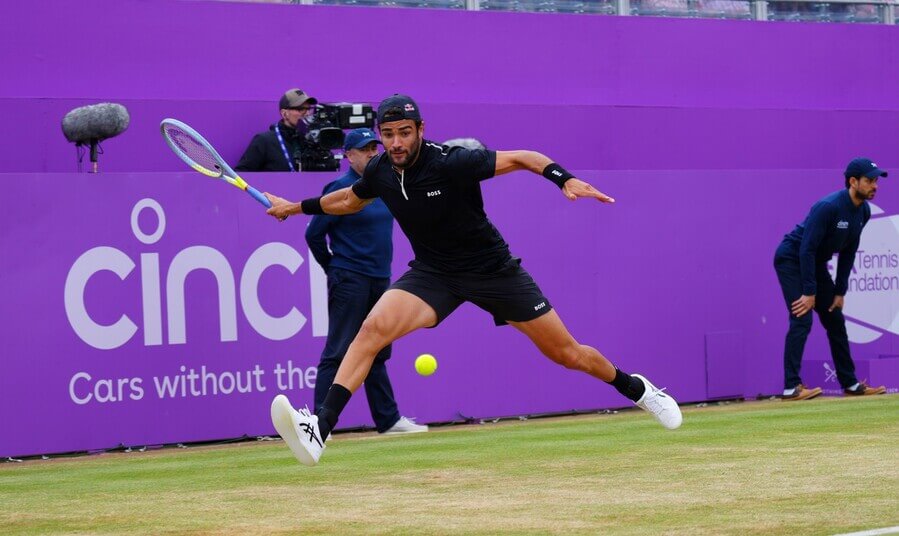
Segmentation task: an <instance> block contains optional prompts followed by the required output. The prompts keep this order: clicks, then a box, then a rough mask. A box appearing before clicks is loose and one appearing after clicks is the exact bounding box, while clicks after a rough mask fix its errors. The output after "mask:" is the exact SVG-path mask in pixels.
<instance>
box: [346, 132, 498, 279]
mask: <svg viewBox="0 0 899 536" xmlns="http://www.w3.org/2000/svg"><path fill="white" fill-rule="evenodd" d="M495 171H496V151H488V150H468V149H464V148H462V147H450V148H448V147H444V146H441V145H438V144H436V143H433V142H429V141H427V140H424V141H423V142H422V146H421V152H420V154H419V156H418V160H417V161H416V162H415V164H414V165H413V166H412V167H410V168H408V169H406V170H404V171H403V173H400V172H399V171H397V170H395V169H394V168H393V165H392V164H391V163H390V157H389V156H388V155H387V154H386V153H381V154H380V155H378V156H376V157H375V158H372V159H371V161H370V162H369V163H368V166H367V167H366V168H365V173H363V175H362V178H361V179H359V180H358V181H356V183H355V184H353V192H354V193H355V194H356V195H357V196H358V197H359V198H361V199H372V198H375V197H380V198H381V200H383V201H384V203H385V204H386V205H387V208H388V209H390V212H391V213H392V214H393V217H394V218H396V221H397V223H399V225H400V228H402V230H403V232H404V233H405V234H406V236H407V237H408V238H409V242H410V243H411V244H412V250H413V251H414V252H415V259H414V260H413V261H412V262H410V263H409V266H411V267H413V268H418V269H421V270H427V271H437V272H445V273H453V274H458V273H473V274H491V273H495V272H497V271H500V270H503V269H505V268H507V267H509V266H511V264H512V263H513V259H512V255H511V254H510V253H509V246H508V244H506V241H505V240H503V237H502V235H500V234H499V231H497V230H496V227H494V226H493V224H492V223H490V220H489V219H487V214H485V213H484V200H483V198H482V197H481V181H482V180H484V179H489V178H490V177H493V174H494V172H495Z"/></svg>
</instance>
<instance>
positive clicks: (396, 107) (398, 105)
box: [378, 95, 421, 125]
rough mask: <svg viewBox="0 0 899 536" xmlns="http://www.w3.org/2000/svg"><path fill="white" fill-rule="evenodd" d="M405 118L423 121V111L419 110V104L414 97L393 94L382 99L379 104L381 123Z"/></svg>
mask: <svg viewBox="0 0 899 536" xmlns="http://www.w3.org/2000/svg"><path fill="white" fill-rule="evenodd" d="M403 119H411V120H413V121H421V112H420V111H419V110H418V104H415V101H414V100H412V97H409V96H406V95H393V96H391V97H387V98H386V99H384V100H382V101H381V104H379V105H378V124H379V125H382V124H384V123H390V122H392V121H402V120H403Z"/></svg>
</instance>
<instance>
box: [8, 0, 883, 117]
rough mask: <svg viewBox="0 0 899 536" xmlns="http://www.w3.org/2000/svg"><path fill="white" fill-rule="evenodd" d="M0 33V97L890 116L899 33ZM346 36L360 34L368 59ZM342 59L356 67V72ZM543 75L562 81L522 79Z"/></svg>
mask: <svg viewBox="0 0 899 536" xmlns="http://www.w3.org/2000/svg"><path fill="white" fill-rule="evenodd" d="M388 23H389V24H390V26H391V27H396V26H398V25H403V26H404V29H405V31H406V32H407V36H408V40H409V42H410V43H414V44H415V45H414V46H408V47H403V48H402V49H401V50H397V49H395V48H393V47H392V43H386V42H383V41H381V40H380V39H381V37H379V36H378V35H377V33H376V31H375V29H377V28H380V27H383V26H384V25H385V24H388ZM291 28H294V29H291ZM3 30H4V35H5V36H6V41H7V43H8V44H9V46H8V47H4V51H3V52H2V54H3V56H2V58H3V63H4V64H5V65H8V68H9V71H10V77H9V78H8V79H7V81H6V83H5V84H4V85H3V86H0V97H9V96H14V97H31V98H34V97H74V98H94V97H98V96H101V95H103V94H109V95H112V96H114V97H116V98H120V99H196V100H213V101H216V100H238V101H240V100H252V101H264V102H271V101H272V93H273V90H272V88H281V87H291V86H292V85H294V84H306V85H308V86H310V87H309V89H311V86H315V88H316V92H317V93H319V94H322V95H328V98H329V99H354V98H360V92H362V93H363V95H362V97H367V98H370V99H379V98H382V97H383V96H384V95H386V94H390V93H391V92H393V91H395V90H396V89H397V85H398V84H399V85H403V86H405V85H410V84H414V85H415V87H416V88H420V90H423V91H425V92H426V94H427V95H428V98H429V99H431V101H433V102H448V103H460V104H476V103H505V102H510V101H512V102H517V103H530V104H541V105H543V104H553V103H566V104H614V105H628V106H630V105H639V106H678V107H719V106H725V107H749V108H759V107H761V108H776V109H785V108H786V109H790V108H799V109H859V108H860V107H859V104H860V103H867V104H866V105H865V106H862V107H861V109H888V110H895V109H896V108H897V107H899V95H897V94H896V92H894V91H892V85H893V84H894V83H895V82H896V81H897V78H896V76H897V69H899V50H897V47H896V46H891V44H892V45H895V43H896V42H897V39H899V36H897V33H896V31H895V29H894V28H890V27H887V26H872V25H857V26H856V25H837V24H821V25H817V24H808V25H796V24H789V23H787V24H778V23H771V24H757V23H754V22H749V21H709V20H677V21H673V20H670V19H663V18H641V17H603V16H595V17H594V16H583V15H549V16H547V15H543V14H522V13H502V12H481V13H472V12H455V11H446V10H411V9H384V8H358V7H354V8H346V7H327V6H294V5H259V4H251V3H219V2H184V1H173V0H169V1H165V0H163V1H154V2H145V1H139V0H125V1H111V0H91V1H86V2H79V3H77V4H72V3H67V4H59V3H57V2H51V1H49V0H39V1H36V2H29V3H27V4H25V3H19V4H14V5H10V6H7V8H6V11H5V17H4V22H3ZM223 32H227V33H223ZM73 34H74V35H73ZM225 35H227V38H226V37H225ZM351 36H370V37H366V38H365V39H366V40H365V48H364V53H365V54H361V53H360V49H359V40H358V39H356V38H354V37H351ZM463 36H464V39H463V38H462V37H463ZM273 50H277V51H278V53H273ZM291 51H295V56H293V57H291ZM349 57H359V58H360V59H363V60H365V61H361V62H358V63H356V64H354V66H356V67H358V68H359V69H361V70H362V72H359V71H358V70H356V69H351V68H350V66H349V65H348V64H345V63H343V62H344V61H346V59H347V58H349ZM400 67H401V68H404V69H406V72H405V73H404V76H403V80H401V81H398V80H397V79H396V77H395V76H391V74H392V73H394V72H395V70H394V69H395V68H400ZM541 68H542V69H546V70H547V71H548V73H547V74H556V75H558V76H563V77H564V79H563V80H558V79H557V80H552V81H550V80H546V79H544V80H542V82H543V83H535V82H537V81H535V79H534V72H535V70H538V71H539V69H541ZM849 73H851V74H852V75H851V76H847V74H849ZM857 73H865V74H866V75H868V76H870V77H871V78H867V79H865V82H866V83H859V78H858V76H857ZM550 88H551V91H550ZM275 94H277V90H276V91H275Z"/></svg>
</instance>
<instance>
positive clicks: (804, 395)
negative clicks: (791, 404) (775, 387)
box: [783, 383, 821, 402]
mask: <svg viewBox="0 0 899 536" xmlns="http://www.w3.org/2000/svg"><path fill="white" fill-rule="evenodd" d="M820 394H821V388H820V387H813V388H811V389H807V388H806V387H805V386H804V385H802V384H801V383H800V384H799V385H797V386H796V387H795V388H794V389H793V394H791V395H784V396H783V400H784V401H785V402H787V401H793V400H808V399H810V398H815V397H816V396H818V395H820Z"/></svg>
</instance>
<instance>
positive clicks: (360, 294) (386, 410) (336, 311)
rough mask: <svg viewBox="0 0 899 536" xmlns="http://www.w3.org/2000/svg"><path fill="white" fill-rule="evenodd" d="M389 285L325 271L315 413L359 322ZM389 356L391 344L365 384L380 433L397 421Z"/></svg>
mask: <svg viewBox="0 0 899 536" xmlns="http://www.w3.org/2000/svg"><path fill="white" fill-rule="evenodd" d="M389 286H390V280H389V279H387V278H377V277H369V276H366V275H362V274H359V273H356V272H351V271H349V270H342V269H340V268H331V269H329V270H328V340H327V342H326V343H325V349H324V350H322V355H321V360H320V362H319V364H318V376H317V379H316V381H315V411H316V412H318V410H319V408H321V406H322V403H323V402H324V401H325V395H327V394H328V389H330V388H331V384H333V383H334V377H335V376H336V375H337V369H338V368H340V363H341V361H343V356H344V355H345V354H346V351H347V348H349V346H350V343H351V342H353V338H355V337H356V333H358V332H359V328H360V327H361V326H362V321H363V320H365V317H366V316H368V313H369V311H371V309H372V307H374V305H375V302H377V301H378V298H380V297H381V295H382V294H384V292H385V291H386V290H387V288H388V287H389ZM388 359H390V346H387V347H386V348H384V349H383V350H381V351H380V352H379V353H378V355H377V356H376V357H375V361H374V363H373V364H372V366H371V370H370V371H369V373H368V376H366V377H365V384H364V385H365V396H366V397H367V398H368V407H369V409H370V410H371V417H372V419H373V420H374V422H375V426H376V427H377V429H378V431H379V432H384V431H386V430H388V429H390V427H392V426H393V425H394V424H396V422H397V421H399V420H400V412H399V409H397V406H396V399H395V398H394V397H393V387H391V385H390V378H389V377H388V376H387V363H386V362H387V360H388Z"/></svg>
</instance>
